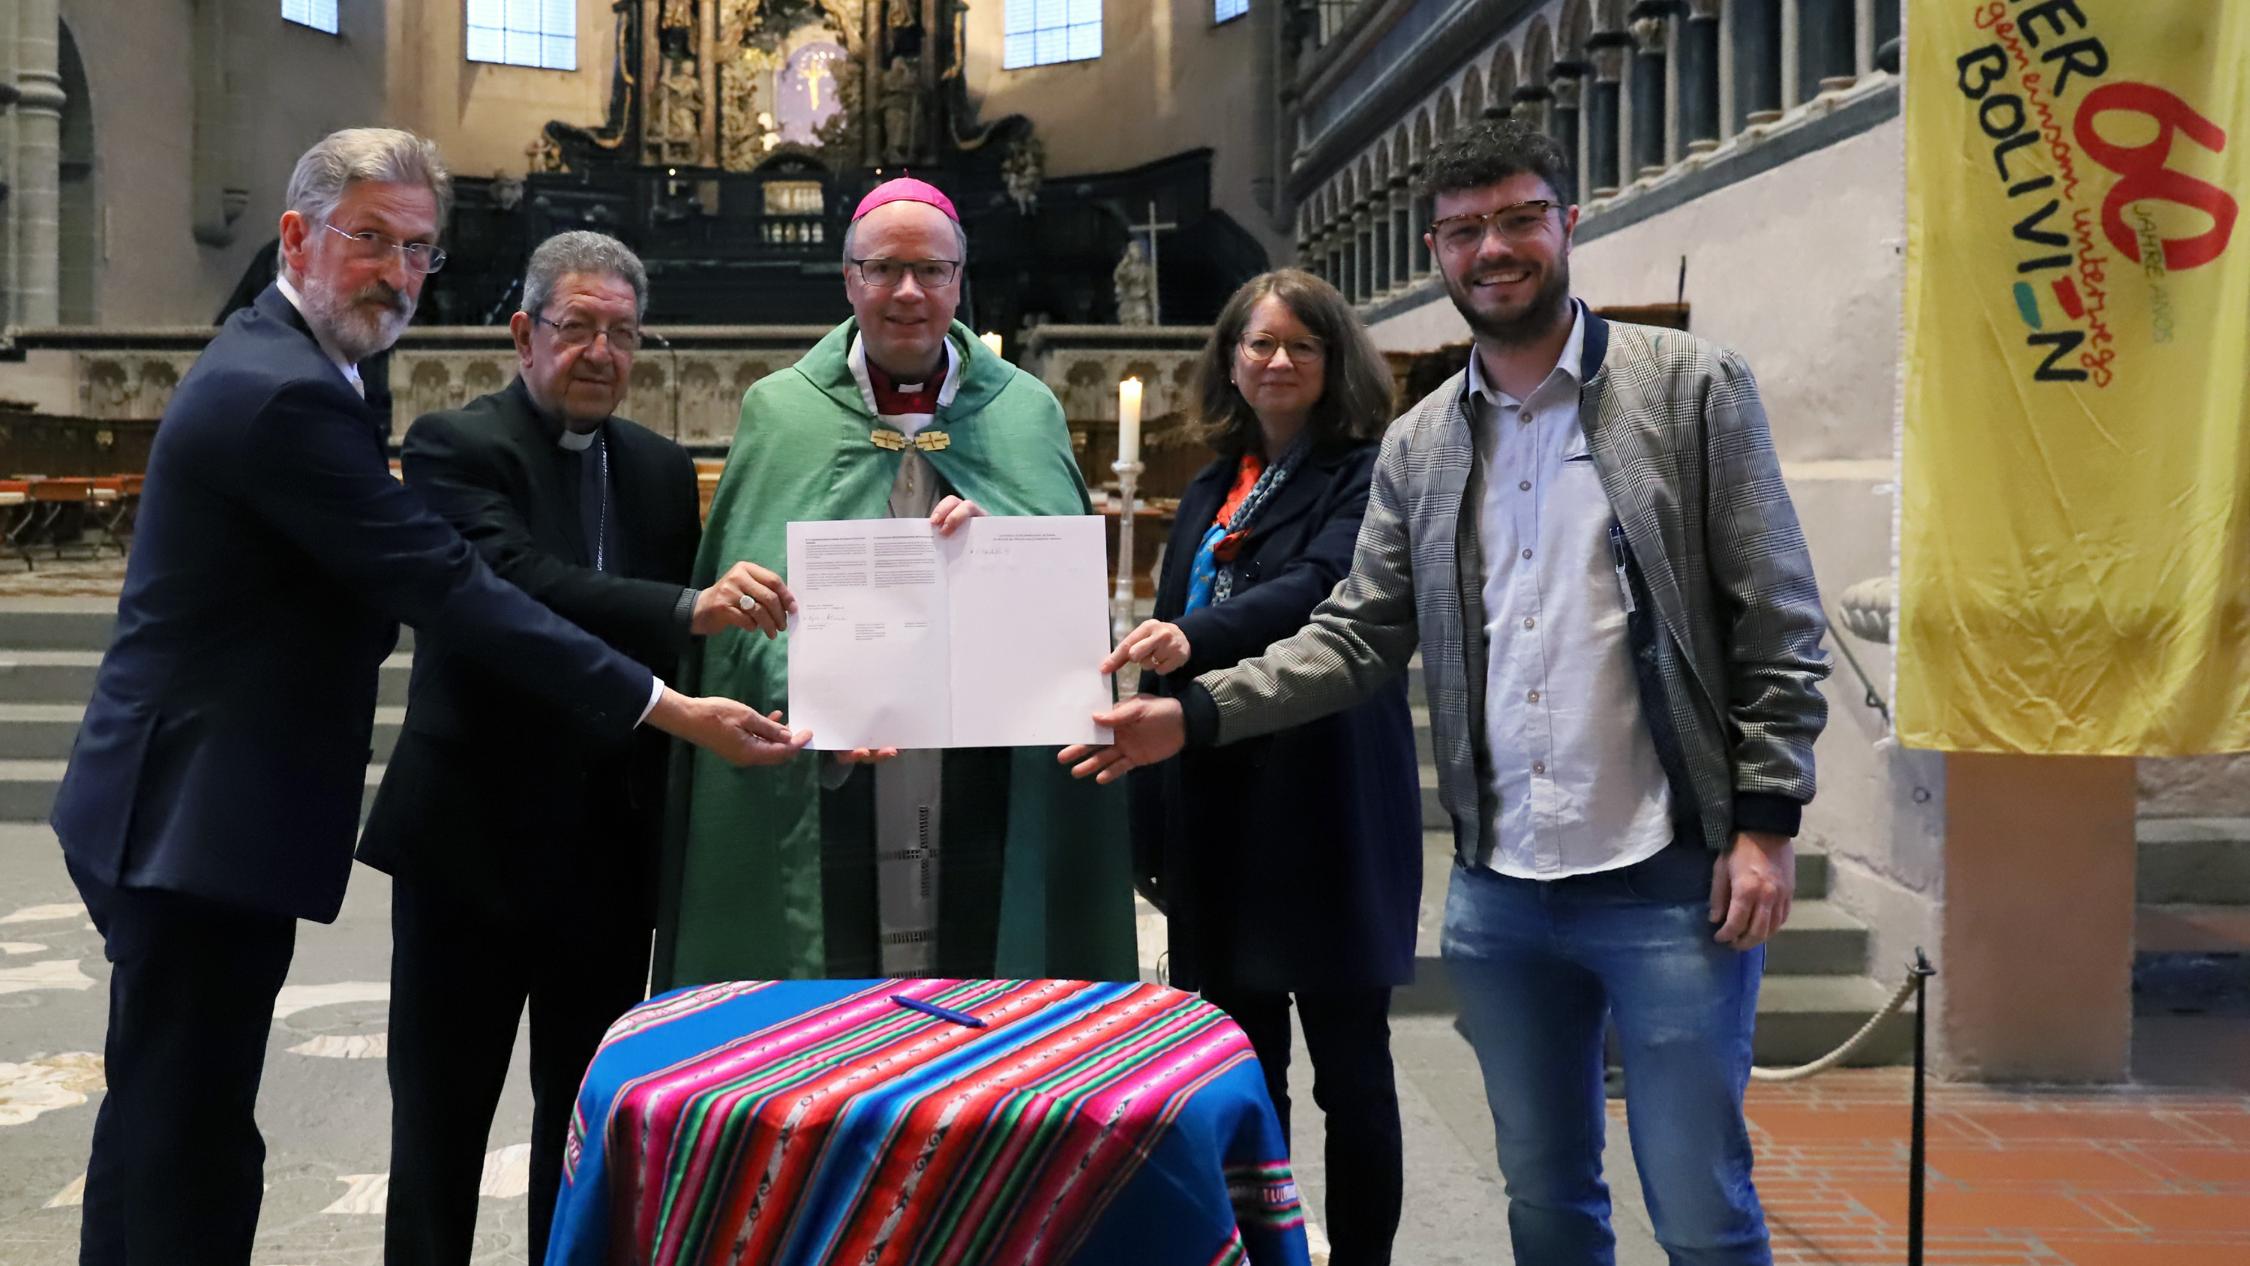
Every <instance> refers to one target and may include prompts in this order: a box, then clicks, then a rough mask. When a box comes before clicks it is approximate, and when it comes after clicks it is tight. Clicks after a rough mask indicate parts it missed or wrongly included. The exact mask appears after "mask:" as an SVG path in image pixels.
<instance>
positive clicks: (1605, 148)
mask: <svg viewBox="0 0 2250 1266" xmlns="http://www.w3.org/2000/svg"><path fill="white" fill-rule="evenodd" d="M1632 43H1633V37H1632V36H1630V35H1627V34H1625V33H1624V32H1622V31H1604V32H1600V33H1598V34H1596V35H1595V36H1594V38H1593V39H1592V40H1591V41H1589V42H1588V45H1587V46H1588V47H1589V48H1591V49H1593V51H1594V86H1593V93H1592V95H1591V96H1589V97H1588V98H1587V101H1586V181H1585V183H1586V187H1587V188H1588V189H1589V190H1591V191H1592V192H1593V196H1594V197H1595V198H1596V199H1597V200H1598V199H1601V198H1607V197H1610V196H1612V195H1614V194H1615V193H1616V192H1617V190H1618V189H1619V187H1621V186H1622V185H1623V184H1624V181H1623V179H1622V178H1621V177H1620V175H1619V171H1618V149H1619V145H1618V142H1619V139H1620V137H1619V135H1618V134H1619V132H1620V130H1621V125H1622V123H1623V121H1624V120H1623V117H1622V112H1621V111H1620V110H1619V108H1618V107H1619V105H1620V100H1619V98H1620V97H1621V96H1622V94H1623V86H1622V84H1621V83H1620V82H1619V81H1620V80H1622V79H1623V78H1624V75H1625V59H1626V57H1627V55H1628V50H1629V49H1630V48H1631V47H1632Z"/></svg>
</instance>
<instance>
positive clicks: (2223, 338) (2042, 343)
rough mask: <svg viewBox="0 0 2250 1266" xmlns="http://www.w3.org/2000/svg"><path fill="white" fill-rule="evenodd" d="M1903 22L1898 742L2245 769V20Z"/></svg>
mask: <svg viewBox="0 0 2250 1266" xmlns="http://www.w3.org/2000/svg"><path fill="white" fill-rule="evenodd" d="M1909 18H1910V22H1909V25H1908V28H1907V39H1906V47H1907V50H1908V66H1907V76H1906V133H1907V140H1906V145H1907V159H1906V185H1907V270H1906V273H1907V275H1906V389H1905V390H1906V399H1905V436H1904V449H1905V452H1904V457H1905V465H1904V472H1903V476H1904V483H1903V485H1902V506H1901V511H1902V514H1901V522H1900V541H1899V546H1900V554H1899V609H1898V620H1897V625H1896V627H1897V628H1898V709H1897V718H1898V731H1899V737H1900V739H1901V740H1902V741H1904V742H1906V743H1909V744H1912V745H1915V746H1921V747H1935V748H1945V749H1949V750H1953V751H1976V752H2030V753H2054V754H2084V755H2094V754H2102V755H2174V754H2181V753H2189V752H2212V751H2240V750H2245V749H2250V615H2246V611H2250V392H2246V390H2245V386H2246V382H2250V241H2245V240H2241V239H2243V238H2245V237H2250V226H2238V224H2237V222H2236V221H2237V214H2238V211H2239V209H2240V202H2241V200H2242V199H2243V198H2244V197H2245V195H2246V191H2250V2H2244V0H1914V2H1913V5H1912V8H1911V9H1910V10H1909ZM2238 228H2241V229H2242V230H2243V231H2242V232H2237V229H2238Z"/></svg>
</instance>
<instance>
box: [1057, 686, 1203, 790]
mask: <svg viewBox="0 0 2250 1266" xmlns="http://www.w3.org/2000/svg"><path fill="white" fill-rule="evenodd" d="M1094 724H1096V725H1102V726H1107V727H1109V731H1110V735H1111V738H1110V742H1109V743H1108V744H1107V745H1101V744H1094V743H1077V744H1073V745H1072V746H1069V747H1066V748H1064V749H1062V751H1061V752H1059V753H1057V754H1056V756H1055V759H1056V760H1057V761H1059V762H1061V763H1062V764H1065V765H1068V766H1070V776H1071V777H1073V778H1085V777H1087V776H1089V775H1091V776H1092V777H1093V779H1094V781H1095V782H1098V783H1113V782H1116V781H1117V780H1118V779H1120V778H1123V777H1124V776H1125V775H1126V774H1128V773H1130V772H1132V771H1133V770H1136V769H1140V768H1142V767H1143V766H1147V765H1155V764H1158V763H1161V762H1163V761H1167V760H1170V759H1171V758H1172V757H1174V756H1177V755H1178V754H1179V752H1180V749H1181V748H1183V747H1185V746H1187V721H1186V718H1185V714H1184V713H1182V712H1181V710H1180V701H1179V700H1177V699H1165V698H1160V697H1158V696H1156V695H1139V696H1136V697H1134V698H1131V699H1127V700H1124V701H1123V702H1121V703H1119V704H1118V705H1117V706H1116V707H1114V708H1111V709H1110V710H1109V711H1107V712H1097V713H1095V714H1094Z"/></svg>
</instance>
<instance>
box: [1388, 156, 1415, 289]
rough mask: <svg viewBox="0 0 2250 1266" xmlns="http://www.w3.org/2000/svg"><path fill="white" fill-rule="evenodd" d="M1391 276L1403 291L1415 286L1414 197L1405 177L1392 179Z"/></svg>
mask: <svg viewBox="0 0 2250 1266" xmlns="http://www.w3.org/2000/svg"><path fill="white" fill-rule="evenodd" d="M1390 197H1391V213H1390V214H1391V276H1393V277H1396V278H1398V288H1399V289H1401V290H1404V289H1406V288H1407V287H1409V286H1411V285H1413V284H1414V280H1415V271H1414V236H1415V234H1414V195H1413V194H1412V192H1411V191H1410V190H1409V189H1408V181H1407V178H1406V177H1405V176H1393V177H1391V194H1390Z"/></svg>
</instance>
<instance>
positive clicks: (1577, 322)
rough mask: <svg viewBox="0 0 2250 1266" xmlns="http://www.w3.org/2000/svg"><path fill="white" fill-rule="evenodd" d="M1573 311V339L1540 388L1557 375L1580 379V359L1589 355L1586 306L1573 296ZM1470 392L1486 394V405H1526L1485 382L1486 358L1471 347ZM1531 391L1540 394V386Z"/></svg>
mask: <svg viewBox="0 0 2250 1266" xmlns="http://www.w3.org/2000/svg"><path fill="white" fill-rule="evenodd" d="M1570 312H1571V316H1570V338H1569V339H1568V340H1567V341H1565V342H1564V343H1563V349H1562V358H1561V359H1560V360H1557V361H1556V362H1555V367H1554V369H1553V370H1551V371H1549V372H1548V374H1547V376H1546V377H1545V378H1543V379H1541V380H1540V383H1539V386H1541V387H1544V386H1546V385H1547V384H1548V383H1550V382H1553V381H1554V379H1555V375H1556V374H1561V375H1563V376H1565V377H1567V378H1569V379H1570V381H1572V382H1577V381H1578V370H1579V363H1578V362H1579V360H1580V358H1581V357H1583V356H1584V355H1585V354H1586V307H1585V305H1584V304H1581V303H1579V302H1578V301H1577V300H1576V299H1573V300H1571V301H1570ZM1468 392H1469V394H1470V395H1472V396H1482V397H1484V401H1485V403H1486V404H1492V405H1500V404H1509V405H1516V406H1519V407H1520V406H1521V405H1522V404H1523V401H1521V400H1518V399H1516V398H1515V397H1513V396H1511V395H1509V394H1508V393H1507V392H1505V391H1502V390H1500V388H1498V387H1496V386H1493V385H1492V384H1490V383H1488V382H1486V381H1485V378H1484V357H1482V356H1480V355H1478V354H1477V351H1476V349H1475V348H1474V347H1471V348H1470V349H1469V382H1468ZM1531 394H1533V395H1538V394H1539V392H1538V389H1537V388H1533V390H1532V393H1531Z"/></svg>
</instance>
